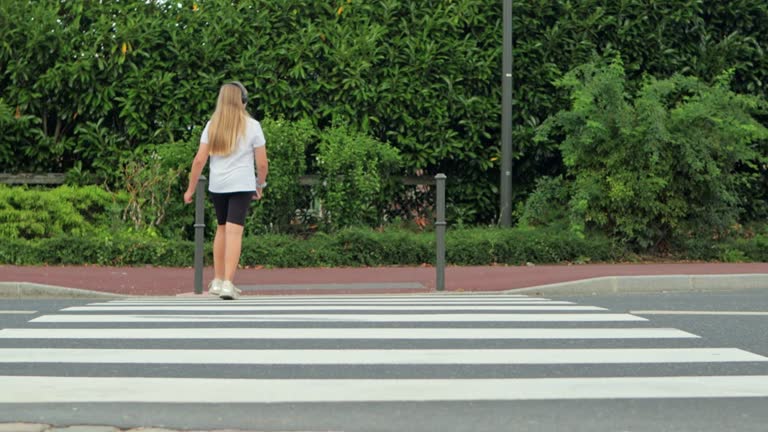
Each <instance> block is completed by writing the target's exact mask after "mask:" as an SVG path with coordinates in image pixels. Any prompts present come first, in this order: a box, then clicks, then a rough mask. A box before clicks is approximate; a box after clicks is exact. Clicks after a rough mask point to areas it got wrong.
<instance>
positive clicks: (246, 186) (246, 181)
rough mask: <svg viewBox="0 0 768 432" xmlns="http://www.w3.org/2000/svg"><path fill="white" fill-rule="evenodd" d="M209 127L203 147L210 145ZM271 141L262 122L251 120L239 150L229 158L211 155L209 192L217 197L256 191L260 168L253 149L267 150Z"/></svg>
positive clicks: (239, 144)
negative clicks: (231, 193) (266, 136)
mask: <svg viewBox="0 0 768 432" xmlns="http://www.w3.org/2000/svg"><path fill="white" fill-rule="evenodd" d="M210 126H211V122H210V121H209V122H208V124H206V125H205V129H203V133H202V135H201V136H200V142H201V143H208V128H209V127H210ZM266 142H267V140H266V139H265V138H264V132H262V130H261V125H260V124H259V122H258V121H256V120H254V119H252V118H250V117H249V118H248V121H247V123H246V125H245V132H244V134H243V136H241V137H240V139H238V140H237V144H236V145H235V149H234V150H233V151H232V153H230V154H229V155H227V156H216V155H211V159H210V160H211V166H210V172H211V173H210V177H211V178H210V179H208V190H209V191H211V192H214V193H228V192H254V191H256V168H255V166H254V163H253V149H254V148H256V147H263V146H264V144H266Z"/></svg>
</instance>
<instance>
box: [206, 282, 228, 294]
mask: <svg viewBox="0 0 768 432" xmlns="http://www.w3.org/2000/svg"><path fill="white" fill-rule="evenodd" d="M222 282H224V281H223V280H221V279H214V280H212V281H211V283H209V284H208V294H210V295H215V296H217V297H218V296H219V295H221V284H222Z"/></svg>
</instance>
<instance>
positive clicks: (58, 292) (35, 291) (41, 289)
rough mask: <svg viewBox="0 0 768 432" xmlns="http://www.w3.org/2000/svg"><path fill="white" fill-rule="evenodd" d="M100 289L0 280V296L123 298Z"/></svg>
mask: <svg viewBox="0 0 768 432" xmlns="http://www.w3.org/2000/svg"><path fill="white" fill-rule="evenodd" d="M123 297H132V296H127V295H121V294H114V293H107V292H101V291H90V290H84V289H77V288H67V287H60V286H55V285H44V284H38V283H29V282H0V298H123Z"/></svg>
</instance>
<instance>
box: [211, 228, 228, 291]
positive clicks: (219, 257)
mask: <svg viewBox="0 0 768 432" xmlns="http://www.w3.org/2000/svg"><path fill="white" fill-rule="evenodd" d="M226 240H227V225H218V226H217V227H216V235H215V236H214V237H213V273H214V275H215V276H214V278H216V279H219V280H224V273H225V271H224V259H225V256H226V255H225V250H226V249H225V245H226Z"/></svg>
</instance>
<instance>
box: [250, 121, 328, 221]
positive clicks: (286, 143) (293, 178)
mask: <svg viewBox="0 0 768 432" xmlns="http://www.w3.org/2000/svg"><path fill="white" fill-rule="evenodd" d="M261 125H262V128H263V130H264V135H265V137H266V139H267V144H266V146H267V155H268V157H269V178H268V179H267V183H268V187H267V189H266V190H265V195H264V199H263V200H260V201H256V202H255V203H254V205H253V206H252V207H251V210H252V211H251V212H250V214H249V216H248V220H247V221H246V225H245V227H246V229H247V230H248V232H254V233H263V232H285V231H286V230H287V229H288V228H289V227H290V225H291V223H292V222H293V221H294V219H296V210H297V209H302V208H307V203H306V202H304V200H305V199H306V198H305V196H306V195H308V194H307V191H306V190H305V189H304V188H303V187H302V186H301V184H300V183H299V178H300V177H301V176H302V175H304V173H306V169H307V161H306V157H305V154H306V153H305V152H306V150H307V148H308V147H309V145H310V144H311V143H312V142H313V141H314V139H315V138H316V134H317V132H316V131H315V128H314V126H313V125H312V123H311V122H310V121H309V120H308V119H303V120H299V121H288V120H285V119H276V120H273V119H265V120H264V121H262V122H261Z"/></svg>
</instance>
